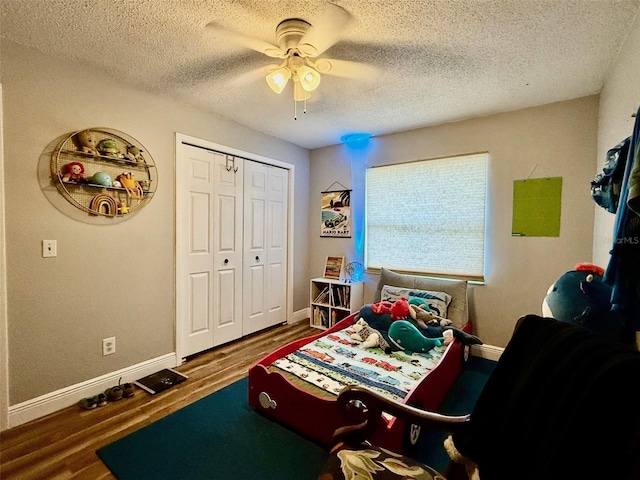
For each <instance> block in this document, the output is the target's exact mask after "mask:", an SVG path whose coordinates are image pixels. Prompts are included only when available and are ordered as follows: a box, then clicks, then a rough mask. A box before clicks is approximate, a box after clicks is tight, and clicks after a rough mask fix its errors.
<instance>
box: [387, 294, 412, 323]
mask: <svg viewBox="0 0 640 480" xmlns="http://www.w3.org/2000/svg"><path fill="white" fill-rule="evenodd" d="M389 313H391V318H393V319H394V320H404V319H405V318H407V317H409V316H411V310H410V309H409V302H407V299H406V298H404V297H401V298H399V299H398V300H396V301H395V302H394V303H393V305H391V309H390V312H389Z"/></svg>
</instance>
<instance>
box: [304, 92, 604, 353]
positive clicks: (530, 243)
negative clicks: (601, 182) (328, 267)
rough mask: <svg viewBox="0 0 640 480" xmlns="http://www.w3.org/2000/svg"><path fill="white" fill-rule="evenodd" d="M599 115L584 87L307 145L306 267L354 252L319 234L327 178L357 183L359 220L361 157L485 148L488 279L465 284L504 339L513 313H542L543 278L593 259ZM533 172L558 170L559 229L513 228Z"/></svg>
mask: <svg viewBox="0 0 640 480" xmlns="http://www.w3.org/2000/svg"><path fill="white" fill-rule="evenodd" d="M597 122H598V98H597V97H596V96H591V97H585V98H579V99H576V100H571V101H567V102H561V103H555V104H551V105H545V106H541V107H536V108H529V109H525V110H520V111H517V112H510V113H503V114H499V115H492V116H489V117H482V118H477V119H473V120H467V121H463V122H458V123H450V124H446V125H440V126H435V127H428V128H422V129H418V130H413V131H409V132H402V133H397V134H393V135H385V136H381V137H373V138H372V139H371V141H370V144H369V147H368V148H367V149H363V150H350V149H349V148H347V147H346V146H344V145H340V146H333V147H327V148H323V149H318V150H314V151H312V152H311V199H312V200H311V208H312V211H311V215H310V226H309V231H310V234H311V246H310V252H311V253H310V262H311V265H310V273H311V275H321V273H322V266H323V262H324V259H325V257H326V255H345V256H347V257H348V258H349V260H350V261H353V260H357V259H358V254H357V249H356V247H355V244H354V241H353V240H354V239H333V238H320V237H319V232H320V226H319V221H318V215H319V213H318V212H319V208H317V209H316V212H315V213H316V215H314V210H313V206H314V200H316V204H317V205H319V198H320V192H321V191H322V190H323V189H325V188H326V187H328V186H329V185H330V184H331V183H332V182H333V181H339V182H341V183H342V184H344V185H346V186H348V187H352V188H353V189H354V194H353V196H354V199H353V201H352V207H353V208H354V216H356V218H355V222H356V226H357V227H359V225H360V224H361V223H362V222H361V217H362V178H363V175H362V171H363V170H364V168H365V167H366V166H373V165H382V164H387V163H394V162H407V161H411V160H420V159H428V158H437V157H442V156H447V155H458V154H465V153H473V152H482V151H488V152H489V154H490V160H489V173H488V175H489V178H488V188H489V198H488V200H489V202H488V217H487V222H488V223H487V227H488V228H487V254H486V259H487V261H486V277H485V278H486V284H485V285H477V286H473V287H472V305H471V308H472V313H473V317H474V321H475V326H476V330H477V333H478V334H479V335H480V337H481V338H482V339H483V340H484V341H485V342H486V343H488V344H491V345H497V346H504V345H505V344H506V342H507V341H508V339H509V338H510V335H511V332H512V330H513V325H514V322H515V321H516V319H517V318H518V317H519V316H520V315H522V314H526V313H538V314H539V313H540V312H541V308H540V306H541V303H542V300H543V298H544V296H545V294H546V291H547V289H548V287H549V285H551V284H552V283H553V282H554V281H555V280H556V279H557V278H558V277H559V276H560V275H561V274H562V273H563V272H565V271H566V270H570V269H571V268H573V266H574V265H575V264H576V263H578V262H584V261H590V260H591V255H592V236H593V216H594V212H593V201H592V200H591V197H590V191H589V182H590V181H591V179H592V177H593V175H594V171H595V166H596V138H597V128H596V127H597ZM534 168H535V170H534ZM531 173H533V175H532V177H533V178H539V177H547V176H548V177H562V178H563V185H562V214H561V229H560V237H557V238H535V237H531V238H526V237H512V236H511V215H512V195H513V181H514V180H519V179H525V178H527V177H528V176H529V175H530V174H531ZM395 188H402V186H401V185H390V186H389V189H390V191H393V189H395ZM433 194H436V192H430V191H429V183H428V180H426V179H425V185H424V190H423V191H421V192H416V195H433ZM358 217H359V218H358ZM356 238H357V237H356ZM360 261H361V260H360ZM376 281H377V276H376V275H374V274H371V275H368V284H367V286H366V290H365V291H366V294H365V301H366V302H370V301H371V299H372V294H373V286H374V285H375V282H376Z"/></svg>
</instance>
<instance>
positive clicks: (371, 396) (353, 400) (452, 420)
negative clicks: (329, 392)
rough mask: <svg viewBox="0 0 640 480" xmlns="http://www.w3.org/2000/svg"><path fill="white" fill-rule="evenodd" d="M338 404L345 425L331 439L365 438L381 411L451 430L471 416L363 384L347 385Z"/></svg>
mask: <svg viewBox="0 0 640 480" xmlns="http://www.w3.org/2000/svg"><path fill="white" fill-rule="evenodd" d="M337 404H338V408H339V409H340V410H341V411H342V412H343V415H344V420H345V423H346V426H344V427H340V428H338V429H337V430H336V431H335V433H334V435H333V439H334V443H339V442H344V443H350V444H359V443H362V442H364V441H365V440H367V439H368V438H370V436H371V434H372V433H373V432H374V431H375V430H376V429H377V428H378V427H379V426H380V422H381V421H382V418H383V416H382V414H383V412H385V413H387V414H389V415H392V416H394V417H396V418H400V419H402V420H405V421H406V422H407V423H411V424H415V425H420V426H422V427H427V428H432V429H437V430H441V431H445V432H450V433H455V432H457V431H458V430H460V429H462V428H465V426H466V425H467V424H468V423H469V419H470V415H461V416H450V415H442V414H439V413H436V412H430V411H426V410H421V409H419V408H416V407H412V406H410V405H405V404H404V403H400V402H397V401H395V400H393V399H390V398H387V397H385V396H383V395H381V394H379V393H376V392H374V391H372V390H370V389H368V388H366V387H362V386H348V387H345V388H344V389H342V391H341V392H340V395H338V399H337Z"/></svg>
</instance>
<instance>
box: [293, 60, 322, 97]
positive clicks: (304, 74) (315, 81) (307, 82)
mask: <svg viewBox="0 0 640 480" xmlns="http://www.w3.org/2000/svg"><path fill="white" fill-rule="evenodd" d="M296 74H297V75H298V78H299V79H300V84H301V85H302V88H304V89H305V90H306V91H307V92H312V91H314V90H315V89H316V88H318V85H320V74H319V73H318V72H317V71H316V70H314V69H313V68H311V67H310V66H308V65H301V66H300V67H298V70H297V71H296Z"/></svg>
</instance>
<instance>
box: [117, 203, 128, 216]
mask: <svg viewBox="0 0 640 480" xmlns="http://www.w3.org/2000/svg"><path fill="white" fill-rule="evenodd" d="M127 213H129V207H127V204H126V203H124V202H118V214H119V215H126V214H127Z"/></svg>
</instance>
